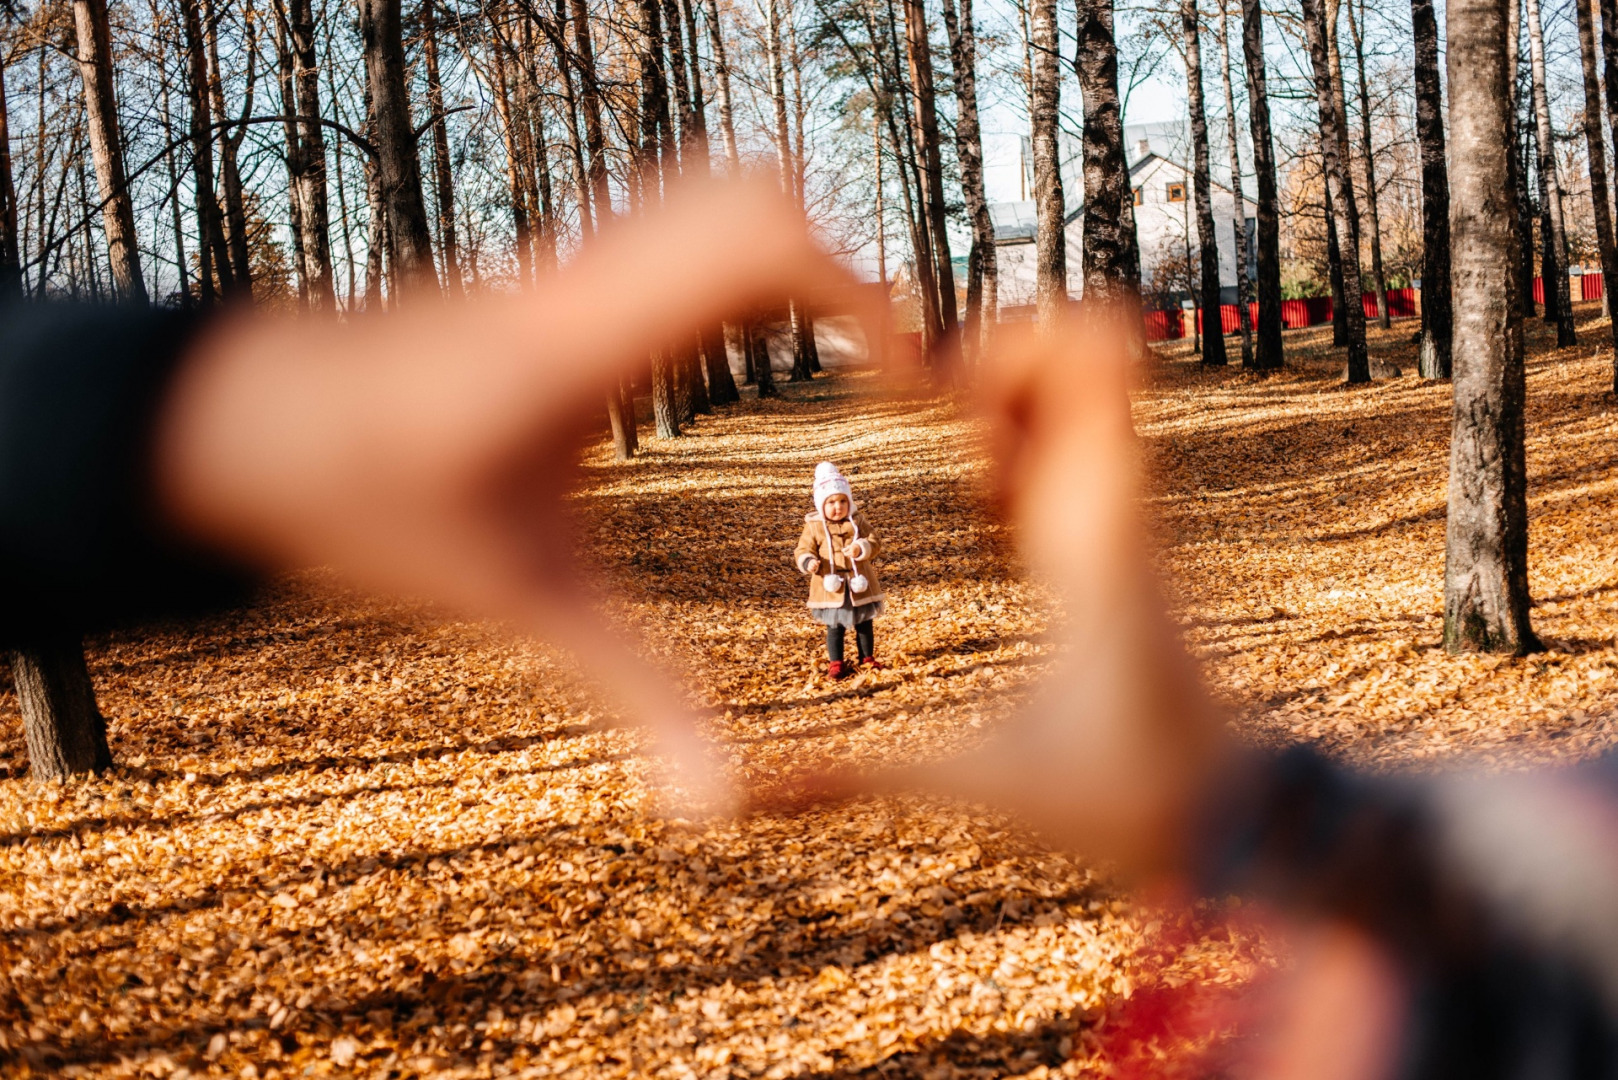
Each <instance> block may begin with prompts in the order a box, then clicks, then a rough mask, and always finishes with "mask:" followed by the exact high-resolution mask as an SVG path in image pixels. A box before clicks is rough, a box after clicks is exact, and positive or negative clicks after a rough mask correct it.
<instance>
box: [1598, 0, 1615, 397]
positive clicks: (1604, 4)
mask: <svg viewBox="0 0 1618 1080" xmlns="http://www.w3.org/2000/svg"><path fill="white" fill-rule="evenodd" d="M1601 60H1602V72H1603V74H1604V76H1605V82H1606V88H1607V116H1608V118H1609V120H1610V122H1611V124H1612V145H1613V150H1614V153H1618V0H1601ZM1603 266H1605V264H1604V263H1603ZM1603 284H1605V282H1603ZM1607 310H1608V313H1609V314H1610V316H1611V318H1612V321H1613V333H1614V334H1615V335H1618V292H1613V291H1611V290H1610V289H1609V290H1608V292H1607ZM1612 392H1613V393H1614V394H1618V357H1614V358H1613V365H1612Z"/></svg>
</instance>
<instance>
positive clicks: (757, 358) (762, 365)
mask: <svg viewBox="0 0 1618 1080" xmlns="http://www.w3.org/2000/svg"><path fill="white" fill-rule="evenodd" d="M763 330H764V328H763V326H761V325H760V324H759V323H748V324H747V325H745V326H744V327H743V333H745V334H746V335H747V340H748V343H749V345H748V347H749V348H750V349H751V350H752V354H753V381H754V382H756V383H757V384H758V396H759V399H760V400H763V399H764V398H773V397H780V396H781V391H779V390H777V389H776V388H775V367H774V365H773V362H772V361H771V360H770V341H769V338H768V337H766V336H765V335H764V333H763Z"/></svg>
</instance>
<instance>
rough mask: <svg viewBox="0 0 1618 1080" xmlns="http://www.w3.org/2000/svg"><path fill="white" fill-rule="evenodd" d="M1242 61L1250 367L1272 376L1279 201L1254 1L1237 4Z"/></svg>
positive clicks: (1277, 338)
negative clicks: (1249, 220) (1248, 184)
mask: <svg viewBox="0 0 1618 1080" xmlns="http://www.w3.org/2000/svg"><path fill="white" fill-rule="evenodd" d="M1242 61H1243V66H1244V67H1245V68H1246V70H1247V114H1248V117H1249V121H1250V128H1251V131H1252V135H1253V178H1254V182H1255V184H1256V185H1257V187H1258V205H1257V212H1256V218H1257V221H1256V224H1257V229H1256V234H1257V235H1256V237H1255V239H1256V240H1257V242H1258V259H1257V264H1258V265H1257V269H1258V279H1257V281H1255V282H1254V286H1255V290H1256V292H1257V294H1258V335H1257V339H1256V340H1255V341H1254V352H1255V357H1254V361H1253V363H1254V366H1255V367H1257V368H1258V369H1259V370H1260V371H1273V370H1275V369H1276V368H1279V367H1280V366H1281V364H1282V362H1283V360H1284V359H1285V352H1284V349H1283V346H1282V342H1281V201H1280V196H1279V194H1278V189H1277V186H1276V180H1275V144H1274V142H1273V141H1272V140H1271V138H1270V96H1269V89H1268V84H1267V79H1266V77H1265V74H1264V12H1263V9H1262V8H1261V7H1260V5H1259V0H1242Z"/></svg>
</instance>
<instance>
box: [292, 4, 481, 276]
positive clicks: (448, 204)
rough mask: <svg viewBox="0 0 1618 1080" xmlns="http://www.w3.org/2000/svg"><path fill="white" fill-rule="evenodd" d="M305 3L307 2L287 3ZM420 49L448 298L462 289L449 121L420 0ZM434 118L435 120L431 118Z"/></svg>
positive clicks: (433, 33) (431, 23)
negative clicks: (425, 78)
mask: <svg viewBox="0 0 1618 1080" xmlns="http://www.w3.org/2000/svg"><path fill="white" fill-rule="evenodd" d="M290 2H291V3H295V4H296V3H303V4H308V3H309V0H290ZM421 38H422V41H421V50H422V60H423V64H422V66H423V68H424V69H425V72H426V75H427V112H428V117H429V119H432V132H433V194H434V195H435V196H437V198H436V200H435V201H436V202H437V203H438V207H437V209H438V247H439V250H440V251H441V252H442V254H443V259H444V284H445V285H447V286H448V287H449V292H450V295H451V296H459V295H460V294H461V292H462V291H463V289H464V285H463V283H462V281H461V256H460V251H459V249H458V248H457V246H456V243H455V176H454V174H453V173H452V172H451V171H450V164H449V122H448V121H447V120H446V119H445V117H444V86H443V83H442V82H441V81H440V79H439V76H438V17H437V15H436V13H435V12H434V3H433V0H421ZM434 118H436V119H434Z"/></svg>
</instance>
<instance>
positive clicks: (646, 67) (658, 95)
mask: <svg viewBox="0 0 1618 1080" xmlns="http://www.w3.org/2000/svg"><path fill="white" fill-rule="evenodd" d="M640 18H641V26H640V29H641V35H640V37H641V53H640V82H641V146H642V148H643V150H645V151H646V155H647V160H648V161H650V160H652V157H653V156H654V154H655V157H656V160H657V162H658V165H659V167H660V168H659V173H660V176H661V180H662V182H663V184H664V185H665V186H666V185H668V184H671V183H673V182H674V180H675V179H676V178H677V177H678V176H679V175H680V156H679V149H678V146H677V144H676V142H675V138H674V116H673V114H672V113H671V112H670V109H669V79H668V70H667V68H666V67H665V66H664V63H663V15H662V11H661V9H660V7H659V4H658V0H640ZM654 131H655V135H654ZM659 173H651V172H647V171H646V170H644V169H643V170H642V172H641V179H642V182H643V183H646V184H647V185H648V186H647V190H646V193H645V198H646V201H647V203H648V204H650V203H652V202H654V201H656V200H657V199H658V197H659V195H658V189H657V188H656V186H655V183H648V182H649V181H655V180H656V179H658V178H659Z"/></svg>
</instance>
